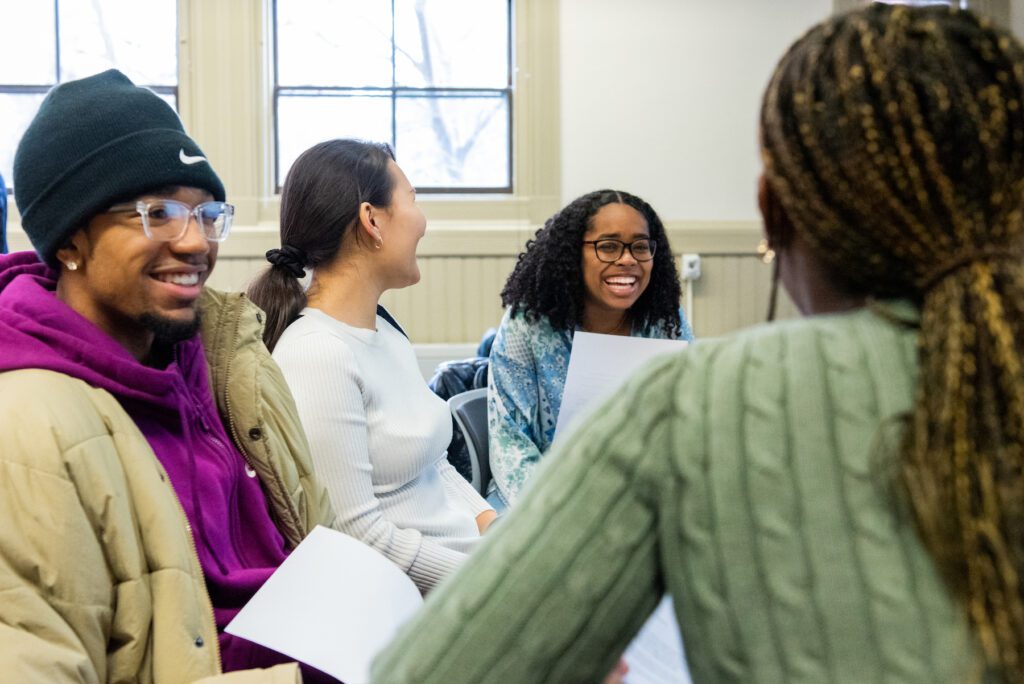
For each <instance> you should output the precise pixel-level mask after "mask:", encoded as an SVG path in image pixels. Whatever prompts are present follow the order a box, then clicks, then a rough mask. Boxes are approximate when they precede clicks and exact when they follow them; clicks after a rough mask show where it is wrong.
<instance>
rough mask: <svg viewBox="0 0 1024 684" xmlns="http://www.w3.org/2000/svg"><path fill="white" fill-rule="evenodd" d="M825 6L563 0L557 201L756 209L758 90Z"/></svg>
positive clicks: (738, 213) (753, 214)
mask: <svg viewBox="0 0 1024 684" xmlns="http://www.w3.org/2000/svg"><path fill="white" fill-rule="evenodd" d="M1014 1H1015V2H1016V0H1014ZM831 10H832V0H776V1H775V2H767V1H766V0H714V1H711V2H709V1H708V0H630V1H628V2H627V1H623V0H561V17H560V24H561V29H560V36H561V55H560V56H561V86H560V87H561V97H562V100H561V107H562V111H561V115H562V119H561V124H562V125H561V129H562V199H563V203H564V202H567V201H569V200H571V199H572V198H574V197H576V196H578V195H580V194H583V193H585V192H588V191H590V190H595V189H597V188H600V187H608V186H611V187H615V188H620V189H623V190H628V191H630V192H633V193H635V194H637V195H640V196H641V197H643V198H644V199H646V200H648V201H649V202H650V203H651V204H652V205H653V206H654V208H655V210H657V211H658V213H659V214H660V215H661V217H662V219H663V220H666V221H673V220H675V221H689V220H698V221H703V220H711V221H755V220H758V214H757V205H756V201H755V183H756V180H757V176H758V174H759V172H760V168H759V167H760V161H759V157H758V152H757V112H758V109H759V107H760V98H761V93H762V91H763V90H764V87H765V85H766V84H767V81H768V78H769V76H770V75H771V72H772V70H773V69H774V66H775V63H776V62H777V61H778V59H779V58H780V57H781V56H782V53H783V52H784V51H785V49H786V48H787V47H788V46H789V45H790V44H791V43H792V42H793V41H794V40H796V39H797V38H798V37H799V36H800V35H802V34H803V32H804V31H805V30H806V29H808V28H810V27H811V26H812V25H813V24H815V23H817V22H818V21H821V20H822V19H824V18H825V17H827V16H828V15H829V14H830V13H831Z"/></svg>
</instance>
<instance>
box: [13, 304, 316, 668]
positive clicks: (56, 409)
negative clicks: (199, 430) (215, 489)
mask: <svg viewBox="0 0 1024 684" xmlns="http://www.w3.org/2000/svg"><path fill="white" fill-rule="evenodd" d="M201 308H202V313H203V329H202V339H203V342H204V345H205V348H206V356H207V361H208V362H209V367H210V374H211V378H210V380H211V386H212V389H213V394H214V397H215V398H216V401H217V406H218V409H219V410H220V413H221V416H222V418H223V420H224V423H225V426H226V427H227V430H228V432H229V433H230V435H231V436H232V438H233V440H234V442H235V443H236V445H237V446H238V447H239V448H240V449H241V450H242V451H243V452H244V453H245V455H246V456H247V458H248V460H249V462H250V463H251V464H252V465H253V467H254V468H255V469H256V471H257V473H258V475H259V477H260V480H261V481H262V483H263V488H264V491H265V492H266V496H267V502H268V504H269V506H270V508H271V512H272V515H273V518H274V521H275V522H276V524H277V526H278V528H279V530H280V531H281V533H282V534H283V535H284V537H285V538H286V539H287V540H288V542H289V544H291V545H292V546H294V545H296V544H298V543H299V541H301V540H302V538H303V537H304V536H305V535H306V534H307V533H308V532H309V531H310V530H311V529H312V528H313V527H314V526H316V525H317V524H325V525H330V524H332V523H333V517H334V516H333V513H332V512H331V510H330V506H329V503H328V501H327V498H326V493H325V491H324V490H323V489H321V488H320V487H319V486H318V485H317V484H316V482H315V481H314V479H313V474H312V466H311V463H310V461H309V455H308V453H309V450H308V446H307V443H306V438H305V435H304V433H303V431H302V428H301V425H300V423H299V419H298V416H297V414H296V411H295V406H294V403H293V401H292V398H291V395H290V393H289V392H288V388H287V385H285V382H284V379H283V377H282V376H281V373H280V371H279V370H278V368H277V366H276V365H275V364H274V362H273V361H272V359H271V358H270V354H269V353H268V352H267V350H266V348H265V347H264V346H263V343H262V341H261V334H262V327H263V326H262V314H261V313H260V312H259V310H258V309H257V308H256V307H255V306H254V305H253V304H251V303H250V302H248V301H247V300H246V299H245V298H244V296H242V295H240V294H223V293H219V292H215V291H211V290H207V291H206V293H205V294H204V296H203V300H202V303H201ZM0 435H3V442H2V444H3V446H2V448H0V520H2V521H3V522H2V524H0V672H2V673H3V679H4V680H5V681H12V682H43V681H45V682H62V681H75V682H79V681H81V682H128V681H131V682H157V683H170V682H195V681H198V680H202V679H204V678H207V677H217V676H219V675H220V672H221V666H220V654H219V652H218V641H217V631H216V626H215V624H214V619H213V610H212V607H211V603H210V599H209V595H208V594H207V591H206V586H205V582H204V580H203V573H202V570H201V568H200V566H199V561H198V558H197V556H196V552H195V547H194V545H193V540H192V535H191V530H190V528H189V525H188V522H187V520H186V518H185V514H184V512H183V510H182V508H181V505H180V503H179V502H178V499H177V497H176V495H175V493H174V490H173V489H172V487H171V483H170V481H169V479H168V477H167V474H166V473H165V471H164V469H163V467H162V466H161V465H160V463H159V461H157V459H156V457H155V455H154V454H153V451H152V450H151V449H150V447H149V444H148V443H147V442H146V439H145V438H144V437H143V435H142V433H141V432H140V431H139V430H138V429H137V428H136V426H135V424H134V423H133V422H132V420H131V419H130V418H129V417H128V415H127V414H126V413H125V412H124V410H123V409H122V408H121V407H120V405H119V404H118V402H117V401H116V400H115V399H114V397H113V396H112V395H110V394H109V393H107V392H106V391H104V390H100V389H96V388H94V387H92V386H90V385H88V384H86V383H84V382H82V381H80V380H78V379H75V378H72V377H70V376H67V375H63V374H60V373H55V372H52V371H45V370H17V371H9V372H5V373H0ZM220 676H221V677H223V679H220V678H218V681H226V682H239V683H241V682H295V681H299V679H300V675H299V671H298V668H297V667H296V666H295V665H294V664H293V665H286V666H278V667H275V668H272V669H269V670H260V671H248V672H238V673H232V674H230V675H220Z"/></svg>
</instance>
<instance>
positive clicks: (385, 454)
mask: <svg viewBox="0 0 1024 684" xmlns="http://www.w3.org/2000/svg"><path fill="white" fill-rule="evenodd" d="M425 230H426V220H425V219H424V217H423V212H422V211H421V210H420V209H419V207H418V206H417V205H416V191H415V190H414V189H413V187H412V185H411V184H410V183H409V180H408V179H407V178H406V177H405V174H404V173H402V170H401V169H400V168H399V167H398V165H397V164H395V161H394V157H393V155H392V153H391V149H390V148H389V147H388V146H387V145H380V144H375V143H369V142H363V141H358V140H329V141H327V142H323V143H320V144H318V145H315V146H313V147H312V148H310V149H308V150H306V151H305V152H304V153H302V155H300V156H299V158H298V159H297V160H296V161H295V163H294V165H293V166H292V168H291V170H290V171H289V172H288V177H287V178H286V179H285V183H284V187H283V188H282V191H281V247H280V248H279V249H272V250H270V251H269V252H267V260H268V261H269V262H270V263H271V266H270V268H269V269H267V270H266V271H265V272H264V273H263V274H262V275H261V276H259V278H258V279H257V280H256V281H255V282H254V283H253V284H252V285H251V286H250V288H249V291H248V295H249V297H250V298H251V299H252V300H253V301H254V302H256V304H258V305H259V306H260V307H262V308H263V310H264V311H265V312H266V316H267V320H266V327H265V333H264V341H265V342H266V344H267V347H268V348H269V349H270V350H271V351H272V352H273V355H274V360H275V361H277V363H278V364H279V365H280V367H281V370H282V372H283V373H284V376H285V379H286V380H287V381H288V385H289V387H290V388H291V391H292V394H293V395H294V397H295V403H296V406H297V407H298V410H299V417H300V419H301V420H302V424H303V427H304V428H305V431H306V434H307V436H308V437H309V442H310V449H311V452H312V455H313V465H314V468H315V470H316V474H317V477H318V478H319V479H320V480H321V481H322V482H323V484H324V485H325V486H326V488H327V491H328V494H329V495H330V499H331V503H332V504H333V506H334V509H335V510H336V511H337V512H338V521H339V529H340V530H341V531H342V532H345V533H347V534H349V535H351V536H353V537H355V538H357V539H360V540H362V541H363V542H365V543H366V544H368V545H370V546H372V547H374V548H375V549H377V550H378V551H380V552H381V553H382V554H384V555H385V556H386V557H387V558H389V559H390V560H392V561H393V562H395V563H396V564H397V565H398V566H399V567H401V568H402V569H403V570H404V571H405V572H406V573H407V574H408V575H409V576H410V578H411V579H412V580H413V581H414V582H415V583H416V585H417V586H418V587H419V588H420V590H421V591H423V592H424V593H425V592H427V591H429V590H430V589H431V588H432V587H433V586H434V585H435V584H437V582H439V581H440V580H441V579H442V578H443V577H445V576H446V575H448V574H450V573H451V572H452V571H453V570H454V569H455V568H456V567H458V565H459V564H460V563H461V562H462V561H463V559H464V558H465V556H466V554H467V553H469V551H470V550H471V549H472V548H473V547H474V545H475V544H476V542H477V541H478V540H479V538H480V534H481V533H482V532H483V531H484V530H485V529H486V527H487V525H489V524H490V522H491V521H492V520H493V519H494V511H493V509H491V507H490V506H489V505H488V504H487V503H486V502H485V501H484V500H483V499H482V498H481V497H480V495H479V494H477V492H476V490H474V489H473V487H472V486H471V485H470V484H469V483H468V482H466V481H465V480H464V479H463V478H462V476H461V475H459V474H458V472H457V471H456V470H455V469H454V468H453V467H452V466H451V465H450V464H449V463H448V461H447V459H446V458H445V448H446V447H447V445H448V443H449V442H450V441H451V436H452V435H451V431H452V423H451V416H450V414H449V412H448V407H447V405H446V404H445V402H444V401H442V400H441V399H438V398H437V396H436V395H435V394H434V393H433V392H431V391H430V389H429V388H428V387H427V385H426V383H425V382H424V381H423V378H422V376H421V375H420V372H419V367H418V365H417V363H416V356H415V354H414V352H413V349H412V345H411V344H410V343H409V340H408V339H407V338H406V337H405V334H404V333H403V332H402V331H401V330H400V329H399V328H398V327H397V324H395V323H394V321H393V320H392V319H391V318H390V316H388V315H387V312H385V311H384V310H383V309H381V308H380V306H379V304H378V302H379V300H380V296H381V295H382V294H383V293H384V292H386V291H387V290H389V289H393V288H401V287H407V286H409V285H413V284H415V283H416V282H418V281H419V279H420V272H419V268H418V267H417V265H416V245H417V243H418V242H419V240H420V238H422V237H423V233H424V231H425ZM307 269H309V271H310V272H311V273H310V279H309V286H308V288H304V287H303V284H302V282H300V281H301V280H303V279H304V278H305V276H306V270H307Z"/></svg>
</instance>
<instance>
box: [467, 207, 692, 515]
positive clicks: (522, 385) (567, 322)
mask: <svg viewBox="0 0 1024 684" xmlns="http://www.w3.org/2000/svg"><path fill="white" fill-rule="evenodd" d="M679 295H680V289H679V277H678V274H677V272H676V267H675V263H674V262H673V260H672V250H671V249H670V248H669V244H668V236H666V235H665V227H664V226H663V225H662V223H661V219H660V218H658V215H657V214H656V213H655V212H654V209H652V208H651V205H649V204H648V203H647V202H645V201H643V200H642V199H640V198H639V197H636V196H634V195H630V194H629V193H627V192H620V191H616V190H597V191H595V192H591V193H588V194H586V195H583V196H582V197H578V198H577V199H575V200H573V201H572V202H571V203H570V204H569V205H568V206H566V207H565V208H564V209H562V210H561V211H559V212H558V213H557V214H555V215H554V216H552V217H551V218H550V219H548V221H547V222H546V223H545V224H544V227H543V228H541V229H540V230H539V231H537V234H536V235H535V236H534V238H533V239H532V240H530V241H529V242H527V243H526V251H525V252H523V253H521V254H520V255H519V260H518V262H517V263H516V267H515V269H514V270H513V271H512V275H510V276H509V278H508V282H506V283H505V288H504V289H503V290H502V291H501V303H502V304H503V305H505V306H506V307H507V310H506V312H505V317H504V318H503V319H502V321H501V326H500V327H499V329H498V334H497V336H496V337H495V339H494V345H493V347H492V348H491V366H490V380H489V383H488V389H489V391H488V406H487V422H488V431H489V434H490V462H491V471H492V474H493V476H494V485H493V486H494V489H495V490H496V492H497V495H498V497H499V498H500V499H501V500H502V502H503V503H505V504H506V505H508V504H511V503H512V502H513V501H514V500H515V499H516V498H517V497H518V495H519V492H520V490H521V489H522V487H523V485H524V484H525V483H526V482H527V480H528V479H529V477H530V474H531V473H532V472H533V470H534V468H535V467H536V466H537V463H538V462H539V461H540V459H541V456H542V455H543V453H544V452H545V451H547V449H548V447H549V446H550V445H551V441H552V439H553V438H554V435H555V424H556V423H557V422H558V411H559V409H560V407H561V405H562V391H563V389H564V388H565V376H566V372H567V370H568V366H569V354H570V352H571V351H572V338H573V333H574V332H575V331H576V330H585V331H587V332H593V333H605V334H610V335H635V336H639V337H657V338H669V339H685V340H690V339H692V338H693V333H692V332H691V331H690V327H689V325H688V324H687V322H686V318H685V317H684V315H683V313H682V311H681V310H680V309H679Z"/></svg>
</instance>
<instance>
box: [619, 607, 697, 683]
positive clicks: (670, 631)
mask: <svg viewBox="0 0 1024 684" xmlns="http://www.w3.org/2000/svg"><path fill="white" fill-rule="evenodd" d="M623 658H625V660H626V664H627V665H629V673H628V674H627V675H626V684H691V680H690V672H689V670H688V669H687V667H686V654H685V653H684V652H683V637H682V635H681V634H680V633H679V624H678V623H677V622H676V614H675V609H674V608H673V606H672V597H671V596H668V595H667V594H666V595H665V597H664V598H663V599H661V603H660V604H658V607H657V608H656V609H655V611H654V612H653V613H651V617H649V618H648V619H647V622H646V623H644V626H643V628H642V629H641V630H640V632H639V633H638V634H637V635H636V638H634V639H633V641H632V642H631V643H630V644H629V647H628V648H627V649H626V652H625V654H623Z"/></svg>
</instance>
